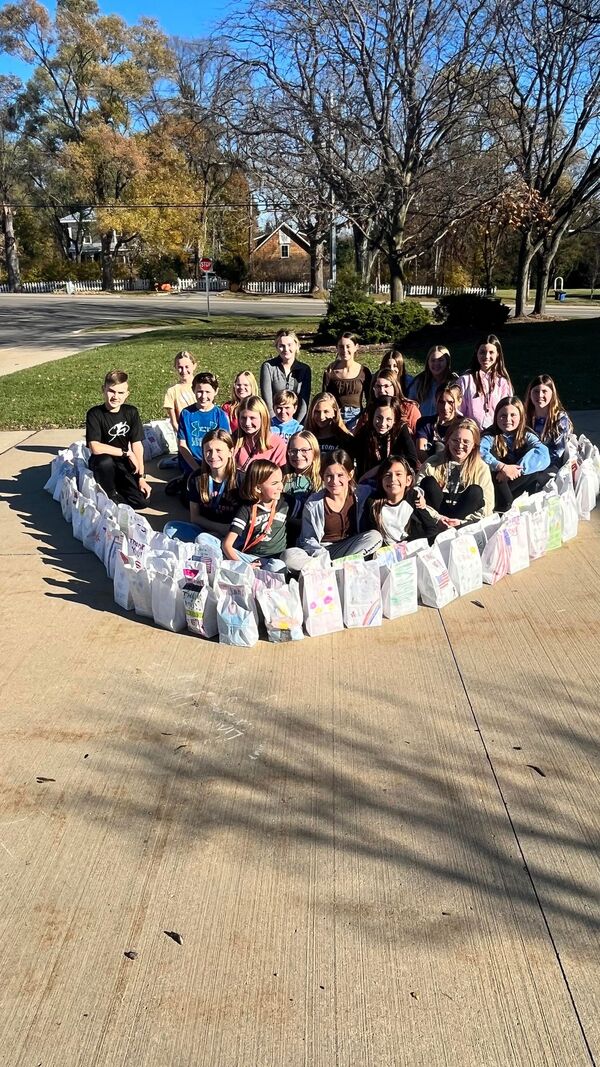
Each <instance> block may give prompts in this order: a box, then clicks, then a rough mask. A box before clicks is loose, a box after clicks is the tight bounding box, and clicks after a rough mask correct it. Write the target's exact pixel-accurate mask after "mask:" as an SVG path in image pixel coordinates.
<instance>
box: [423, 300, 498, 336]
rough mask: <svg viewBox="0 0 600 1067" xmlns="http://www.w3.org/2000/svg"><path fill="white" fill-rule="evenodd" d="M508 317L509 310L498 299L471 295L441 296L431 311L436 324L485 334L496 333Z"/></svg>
mask: <svg viewBox="0 0 600 1067" xmlns="http://www.w3.org/2000/svg"><path fill="white" fill-rule="evenodd" d="M509 315H510V308H509V307H508V306H507V305H506V304H503V303H502V302H501V300H500V298H499V297H497V296H474V295H472V294H471V293H454V294H452V295H449V296H442V297H440V299H439V301H438V303H437V306H436V307H435V308H434V311H433V317H434V319H435V320H436V322H443V323H445V325H446V326H447V327H448V328H449V329H455V328H458V329H461V330H469V329H476V330H481V331H483V332H486V333H498V331H499V330H501V329H502V327H503V326H504V323H505V322H506V320H507V318H508V316H509Z"/></svg>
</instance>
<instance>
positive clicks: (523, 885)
mask: <svg viewBox="0 0 600 1067" xmlns="http://www.w3.org/2000/svg"><path fill="white" fill-rule="evenodd" d="M72 437H73V434H72V433H71V432H69V431H64V430H63V431H45V432H41V433H35V434H27V433H26V432H24V433H21V434H0V453H1V454H0V490H1V491H2V495H3V498H4V503H3V505H2V507H1V509H0V557H1V559H2V566H1V567H0V633H1V634H2V643H3V654H2V656H1V657H0V692H1V696H0V723H1V727H0V735H1V740H2V751H3V756H2V776H1V782H0V786H1V789H0V932H1V937H2V946H3V949H2V961H1V962H0V1000H1V1002H2V1011H1V1012H0V1048H1V1049H2V1054H1V1056H0V1060H1V1062H2V1064H3V1065H6V1067H35V1065H38V1067H124V1065H126V1064H136V1065H138V1067H421V1065H423V1064H430V1065H431V1067H590V1065H592V1064H594V1063H598V1062H599V1061H600V1012H599V1010H598V990H599V989H600V953H599V952H598V939H599V934H600V907H599V901H600V867H599V862H598V855H599V846H598V841H599V833H600V806H599V797H600V793H599V790H598V777H599V770H600V768H599V756H600V751H599V747H598V691H599V687H600V635H599V630H598V598H599V597H600V572H599V570H598V564H597V561H598V548H599V541H600V522H599V519H600V516H599V515H598V513H597V512H594V513H593V517H592V522H591V523H582V524H581V530H580V534H579V536H578V537H577V539H576V540H575V541H572V542H569V544H568V545H565V546H564V547H563V548H561V549H560V550H558V551H555V552H552V553H549V554H548V555H547V556H546V557H545V558H544V559H541V560H538V561H537V562H536V563H534V564H533V565H532V566H531V567H529V568H528V569H527V570H526V571H524V572H521V573H519V574H516V575H514V576H513V577H510V578H506V579H504V581H502V582H500V583H499V584H498V585H497V586H495V587H489V586H488V587H485V588H483V589H481V590H478V591H477V594H476V595H474V596H467V597H464V598H463V599H462V600H459V601H456V602H454V603H453V604H451V605H449V606H448V607H447V608H445V609H444V610H443V612H438V611H433V610H430V609H427V608H421V609H420V610H419V611H418V612H417V614H416V615H412V616H410V617H408V618H404V619H399V620H397V621H396V622H386V623H384V625H383V626H382V627H381V628H379V629H376V630H354V631H348V630H347V631H345V632H343V633H338V634H334V635H332V636H330V637H324V638H319V639H307V640H305V641H303V642H298V643H296V644H293V645H291V644H290V645H269V644H267V643H266V642H261V643H259V645H257V646H256V647H255V648H254V649H250V650H241V649H232V648H227V647H224V646H222V645H218V644H214V643H212V642H203V641H202V640H200V639H199V638H194V637H192V636H186V635H185V634H171V633H167V632H166V631H163V630H160V629H158V628H157V627H155V626H154V625H153V624H152V623H149V622H148V621H147V620H145V619H142V618H140V617H137V616H135V615H134V614H127V613H125V612H123V611H121V610H119V609H118V608H116V607H115V605H114V603H113V598H112V586H111V584H110V583H109V582H108V580H107V578H106V576H105V572H104V568H103V567H102V566H101V564H100V563H99V562H98V560H97V559H96V558H95V556H93V555H91V554H90V553H89V552H86V551H85V550H84V549H83V547H82V545H81V544H80V542H78V541H75V540H74V539H73V537H72V535H71V532H70V527H68V526H66V525H65V523H64V522H63V520H62V516H61V515H60V509H59V506H58V505H57V504H55V503H54V502H53V501H52V500H51V499H50V497H48V495H47V494H45V493H43V492H42V488H41V487H42V485H43V483H44V480H45V478H46V474H47V464H48V461H49V460H50V459H51V458H52V456H53V455H55V454H56V451H57V448H58V447H59V446H61V445H62V446H64V445H67V444H68V443H69V442H70V441H71V440H72ZM161 501H162V503H165V501H166V498H164V496H163V497H161V491H160V489H159V488H157V489H156V496H155V499H154V506H155V509H156V510H157V511H160V508H161ZM158 518H159V516H157V520H158ZM166 931H170V932H171V933H173V932H175V933H177V934H179V935H180V936H181V944H179V943H178V942H177V941H175V940H173V938H172V937H170V936H169V935H168V933H166ZM125 953H130V954H132V955H131V956H130V957H128V956H126V955H125Z"/></svg>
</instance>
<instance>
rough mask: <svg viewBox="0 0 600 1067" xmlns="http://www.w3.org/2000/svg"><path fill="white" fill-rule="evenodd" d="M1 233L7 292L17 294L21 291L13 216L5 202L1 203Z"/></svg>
mask: <svg viewBox="0 0 600 1067" xmlns="http://www.w3.org/2000/svg"><path fill="white" fill-rule="evenodd" d="M2 233H3V234H4V256H5V259H6V273H7V275H8V291H9V292H10V293H18V292H20V291H21V271H20V268H19V253H18V251H17V242H16V239H15V229H14V214H13V209H12V207H11V206H10V204H7V203H6V200H4V201H3V203H2Z"/></svg>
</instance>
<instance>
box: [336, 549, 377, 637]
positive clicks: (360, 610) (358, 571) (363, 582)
mask: <svg viewBox="0 0 600 1067" xmlns="http://www.w3.org/2000/svg"><path fill="white" fill-rule="evenodd" d="M343 582H344V596H343V604H344V608H343V619H344V623H345V625H346V626H347V627H348V628H349V629H353V628H354V627H362V626H381V623H382V616H383V613H382V605H381V585H380V580H379V564H378V563H377V561H376V560H365V559H360V560H349V561H347V562H346V563H345V564H344V570H343Z"/></svg>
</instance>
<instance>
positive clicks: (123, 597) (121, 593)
mask: <svg viewBox="0 0 600 1067" xmlns="http://www.w3.org/2000/svg"><path fill="white" fill-rule="evenodd" d="M132 574H133V567H132V566H131V563H130V562H129V559H128V557H127V556H126V555H125V553H123V552H116V554H115V571H114V578H113V589H114V598H115V604H118V605H119V607H121V608H124V609H125V611H133V596H132V595H131V589H130V586H129V582H130V578H131V575H132Z"/></svg>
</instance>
